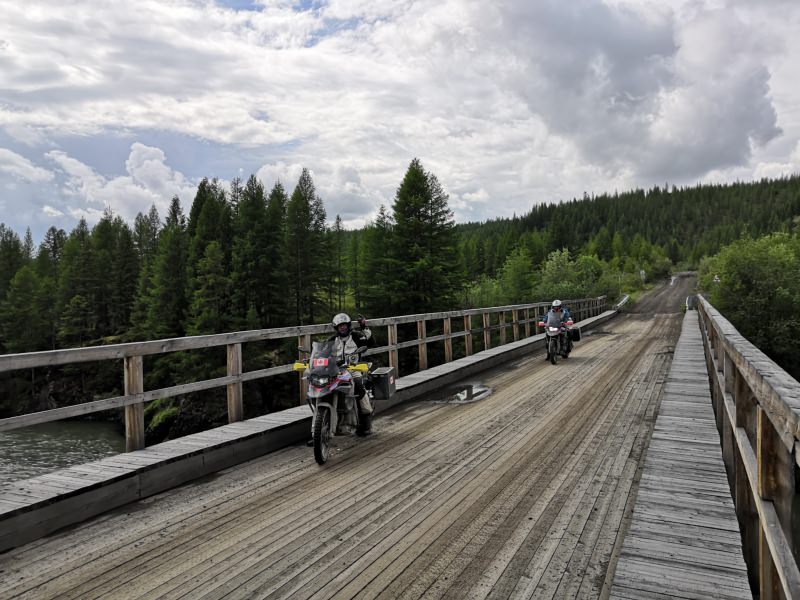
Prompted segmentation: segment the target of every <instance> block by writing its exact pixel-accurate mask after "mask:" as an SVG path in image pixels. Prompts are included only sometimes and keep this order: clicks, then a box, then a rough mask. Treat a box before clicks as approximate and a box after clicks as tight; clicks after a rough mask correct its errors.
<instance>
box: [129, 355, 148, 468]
mask: <svg viewBox="0 0 800 600" xmlns="http://www.w3.org/2000/svg"><path fill="white" fill-rule="evenodd" d="M124 378H125V395H126V396H130V395H133V394H141V393H142V392H143V391H144V360H143V359H142V357H141V356H127V357H125V361H124ZM142 448H144V403H142V402H137V403H136V404H131V405H129V406H126V407H125V452H133V451H134V450H141V449H142Z"/></svg>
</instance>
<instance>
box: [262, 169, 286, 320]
mask: <svg viewBox="0 0 800 600" xmlns="http://www.w3.org/2000/svg"><path fill="white" fill-rule="evenodd" d="M288 203H289V198H288V197H287V196H286V191H285V190H284V189H283V185H281V183H280V182H275V185H274V186H273V187H272V191H270V193H269V198H267V211H266V218H265V222H264V240H265V242H266V247H265V249H264V256H265V257H266V258H267V267H266V269H265V272H264V274H263V276H262V280H261V288H262V292H263V299H264V306H265V309H266V323H265V325H266V326H267V327H279V326H281V325H287V324H288V322H287V321H288V318H287V316H288V310H289V298H288V295H287V288H288V285H289V277H288V273H287V257H286V205H287V204H288Z"/></svg>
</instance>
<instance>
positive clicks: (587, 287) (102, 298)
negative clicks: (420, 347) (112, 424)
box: [0, 159, 800, 428]
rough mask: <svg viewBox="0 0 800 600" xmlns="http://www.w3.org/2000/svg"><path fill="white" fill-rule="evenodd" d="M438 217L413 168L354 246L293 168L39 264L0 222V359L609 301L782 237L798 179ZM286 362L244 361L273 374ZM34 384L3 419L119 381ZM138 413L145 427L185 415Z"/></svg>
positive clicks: (191, 361)
mask: <svg viewBox="0 0 800 600" xmlns="http://www.w3.org/2000/svg"><path fill="white" fill-rule="evenodd" d="M448 201H449V197H448V195H447V193H446V191H445V189H444V187H443V185H442V184H441V183H440V182H439V180H438V178H437V177H436V176H435V175H434V174H433V173H431V172H429V171H427V170H425V169H424V167H423V166H422V164H421V162H420V161H419V160H418V159H414V160H413V161H411V164H410V165H409V166H408V169H407V170H406V173H405V175H404V177H403V179H402V180H401V182H400V184H399V186H398V188H397V191H396V194H395V198H394V201H393V203H392V205H391V206H390V207H385V206H381V207H380V209H379V211H378V213H377V216H376V217H375V218H374V220H372V221H371V222H369V223H368V224H367V225H366V226H365V227H364V228H362V229H360V230H357V231H347V230H345V229H344V228H343V226H342V220H341V218H340V217H339V216H338V215H337V216H336V217H335V218H334V219H332V220H329V219H328V215H327V213H326V209H325V206H324V203H323V201H322V199H321V198H320V197H319V195H318V194H317V192H316V189H315V186H314V182H313V180H312V177H311V175H310V173H309V171H308V170H307V169H304V170H303V171H302V174H301V175H300V177H299V179H298V181H297V182H296V184H295V186H294V188H293V190H292V193H291V194H288V192H287V190H286V189H285V188H284V187H283V185H282V184H281V183H280V182H276V183H274V185H273V186H272V188H271V189H270V190H269V191H267V189H266V188H265V187H264V185H263V183H262V182H260V181H259V180H258V179H257V178H256V177H255V176H250V177H249V178H248V179H247V181H244V182H243V181H241V180H239V179H234V180H233V181H232V182H231V184H230V186H229V187H228V188H227V189H226V188H224V187H223V186H222V185H221V184H220V183H219V182H218V181H217V180H208V179H203V181H201V183H200V184H199V186H198V188H197V192H196V194H195V197H194V198H193V200H192V202H191V205H190V207H189V210H188V214H186V212H185V210H184V207H183V205H182V203H181V200H180V199H179V198H177V197H174V198H173V199H172V202H171V204H170V206H169V209H168V211H167V214H166V215H163V219H162V215H160V214H159V213H158V211H157V210H156V208H155V207H152V208H151V209H150V210H149V211H148V212H147V213H140V214H138V215H137V216H136V218H135V220H134V222H133V224H132V225H129V224H128V223H126V222H125V221H124V220H123V219H121V218H120V217H119V216H115V215H113V214H112V213H111V212H110V211H106V213H105V214H104V215H103V217H102V218H101V219H100V221H99V222H98V223H97V224H96V225H94V226H93V227H91V228H90V227H89V226H88V225H87V223H86V222H85V221H81V222H80V223H79V224H78V225H77V226H76V227H75V228H74V229H73V230H72V231H71V232H70V233H67V232H65V231H63V230H61V229H58V228H55V227H51V228H50V229H49V230H48V231H47V233H46V234H45V237H44V239H43V241H42V242H41V244H40V245H39V246H38V248H36V247H35V245H34V242H33V238H32V236H31V233H30V230H28V231H27V232H26V233H25V234H24V235H23V236H19V235H18V234H17V233H16V232H14V231H12V230H11V229H9V228H7V227H6V226H5V225H2V224H0V352H5V353H7V352H28V351H35V350H49V349H57V348H67V347H75V346H85V345H97V344H106V343H116V342H124V341H136V340H145V339H159V338H168V337H179V336H183V335H199V334H210V333H222V332H226V331H233V330H243V329H259V328H267V327H279V326H288V325H299V324H308V323H321V322H325V321H327V320H329V319H330V317H331V316H332V314H334V313H335V312H340V311H347V312H351V313H358V312H363V313H364V314H366V315H367V316H389V315H398V314H409V313H421V312H431V311H437V310H446V309H456V308H467V307H476V306H489V305H498V304H509V303H520V302H532V301H540V300H550V299H552V298H554V297H561V298H570V297H572V298H576V297H588V296H595V295H600V294H607V295H609V296H617V295H619V294H621V293H622V292H623V291H631V290H635V289H637V288H640V287H642V285H644V283H645V282H646V281H649V280H652V279H654V278H657V277H660V276H663V275H666V274H667V273H668V272H669V271H670V269H672V268H673V266H675V265H680V266H681V268H686V267H690V266H693V265H697V264H698V262H699V261H700V260H701V259H702V258H703V257H704V256H707V255H711V254H713V253H715V252H717V251H719V249H720V248H722V247H723V246H724V245H725V244H727V243H730V242H732V241H734V240H736V239H739V238H740V237H741V236H742V235H760V234H763V233H767V232H772V231H790V230H791V227H792V223H793V222H792V219H793V218H794V217H795V216H796V215H798V214H800V179H799V178H797V177H790V178H782V179H777V180H763V181H760V182H753V183H737V184H733V185H704V186H697V187H692V188H686V189H678V188H674V187H673V188H672V189H669V190H668V189H667V188H666V187H665V188H663V189H662V188H659V187H656V188H653V189H651V190H648V191H643V190H635V191H631V192H627V193H622V194H613V195H602V196H597V197H588V196H585V197H584V198H582V199H576V200H573V201H571V202H566V203H563V204H547V205H538V206H535V207H533V208H532V209H531V211H530V212H529V213H527V214H525V215H522V216H520V217H514V218H512V219H497V220H491V221H488V222H485V223H468V224H462V225H456V224H455V222H454V218H453V213H452V211H451V209H450V208H449V205H448ZM329 221H330V224H329ZM291 350H293V349H289V348H286V349H274V348H273V349H270V350H262V351H261V353H260V354H259V355H258V356H256V357H255V358H253V357H251V359H254V360H256V362H258V364H261V365H263V364H264V363H265V362H267V363H268V362H270V361H272V362H277V361H280V360H282V358H281V352H282V353H283V355H285V356H283V358H285V357H286V356H288V355H289V354H290V353H291ZM247 358H248V357H247V356H245V359H246V360H247ZM221 365H224V363H223V362H222V361H220V360H219V359H218V357H217V358H214V357H212V356H205V355H203V354H202V353H194V354H193V355H192V356H184V355H183V354H182V353H176V354H175V355H168V356H167V357H163V358H161V359H159V360H157V361H156V362H155V364H153V365H149V366H148V367H147V369H146V374H147V377H148V381H147V382H146V387H147V389H153V388H155V387H160V386H162V385H173V384H175V383H177V382H178V380H183V381H189V380H193V379H205V378H209V377H211V376H214V374H215V369H217V370H219V369H220V368H224V367H223V366H221ZM219 374H221V373H219ZM78 375H79V376H78ZM47 378H49V379H50V380H49V381H47ZM47 378H45V381H42V380H41V378H40V379H39V380H38V381H33V380H32V379H33V378H31V379H30V380H29V379H27V378H25V377H22V376H9V377H5V378H3V379H2V380H0V392H3V393H2V397H3V398H6V399H8V400H6V401H3V402H0V415H6V416H7V415H10V414H16V413H19V412H27V411H30V410H39V409H41V408H46V407H47V406H51V405H63V404H70V403H73V402H81V401H86V400H87V399H92V397H91V396H92V393H93V390H100V389H102V390H109V391H110V390H112V389H115V386H119V381H118V373H117V369H111V371H110V372H108V373H105V372H104V370H103V368H101V367H97V368H92V367H90V366H86V367H81V368H80V369H76V368H73V369H70V368H64V369H59V370H54V371H48V373H47ZM54 380H57V381H55V383H54ZM78 380H80V383H79V384H78V383H76V382H77V381H78ZM63 381H70V382H72V383H71V385H70V386H68V389H66V388H65V386H64V385H62V384H61V383H60V382H63ZM54 388H55V389H54ZM278 391H279V392H282V390H278ZM256 395H257V396H264V397H266V396H268V395H269V392H268V391H266V390H262V391H261V392H259V393H257V394H256ZM14 399H16V400H14ZM265 402H267V403H269V401H268V399H267V400H265ZM149 406H152V407H153V408H152V409H151V411H152V413H153V414H152V415H151V416H152V418H153V419H156V417H158V415H161V417H160V418H161V419H162V420H168V419H166V417H165V416H164V415H166V414H169V415H171V416H172V417H174V416H175V415H176V414H181V413H182V412H183V413H186V412H187V411H188V409H186V410H184V408H185V407H181V406H176V405H175V404H174V403H172V402H168V403H164V405H160V404H159V403H158V402H156V403H151V404H150V405H149ZM203 410H206V409H203ZM200 412H201V413H202V412H203V411H202V410H201V411H200ZM221 412H224V411H222V410H221ZM203 418H205V417H203ZM210 418H211V420H212V421H213V420H214V419H217V418H218V417H217V416H213V415H212V416H211V417H210ZM219 418H223V417H222V416H220V417H219ZM195 425H196V424H195ZM195 425H189V426H188V427H189V428H191V427H194V426H195Z"/></svg>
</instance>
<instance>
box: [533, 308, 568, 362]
mask: <svg viewBox="0 0 800 600" xmlns="http://www.w3.org/2000/svg"><path fill="white" fill-rule="evenodd" d="M572 325H573V321H572V319H569V320H568V321H565V322H564V323H561V325H560V326H559V327H551V326H550V325H548V324H547V323H545V322H544V321H539V327H543V328H544V332H545V340H546V345H547V359H546V360H549V361H550V362H551V363H552V364H556V363H557V362H558V357H559V356H563V357H564V358H567V357H568V356H569V353H570V352H572V335H571V333H570V327H572Z"/></svg>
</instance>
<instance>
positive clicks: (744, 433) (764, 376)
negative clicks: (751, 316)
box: [697, 297, 800, 600]
mask: <svg viewBox="0 0 800 600" xmlns="http://www.w3.org/2000/svg"><path fill="white" fill-rule="evenodd" d="M697 308H698V311H699V314H700V317H701V320H700V321H701V329H702V330H703V338H704V339H703V342H704V346H705V355H706V363H707V366H708V372H709V377H710V379H711V392H712V399H713V403H714V412H715V413H716V419H717V428H718V429H719V431H720V438H721V441H722V455H723V459H724V461H725V468H726V470H727V473H728V481H729V483H730V486H731V492H732V495H733V498H734V503H735V505H736V515H737V517H738V519H739V525H740V528H741V533H742V546H743V549H744V553H745V562H747V566H748V570H749V572H750V578H751V582H752V583H753V584H754V586H755V587H756V588H757V589H759V590H760V594H761V595H760V597H761V599H762V600H768V599H772V598H800V571H799V570H798V562H800V560H799V559H800V494H798V486H800V452H798V450H799V449H800V445H799V442H798V440H800V383H798V382H797V380H795V379H793V378H792V377H791V376H790V375H789V374H788V373H786V372H785V371H784V370H783V369H781V368H780V367H779V366H778V365H776V364H775V363H774V362H773V361H772V360H770V359H769V358H768V357H767V356H766V355H765V354H764V353H763V352H761V351H760V350H758V348H756V347H755V346H753V345H752V344H751V343H750V342H748V341H747V340H746V339H745V338H744V337H742V335H741V334H740V333H739V332H738V331H736V329H735V328H734V327H733V325H731V324H730V323H729V322H728V321H727V320H726V319H725V318H724V317H722V316H721V315H720V314H719V312H718V311H717V310H716V309H715V308H714V307H713V306H711V304H709V303H708V301H706V300H705V299H704V298H702V297H698V302H697Z"/></svg>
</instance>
